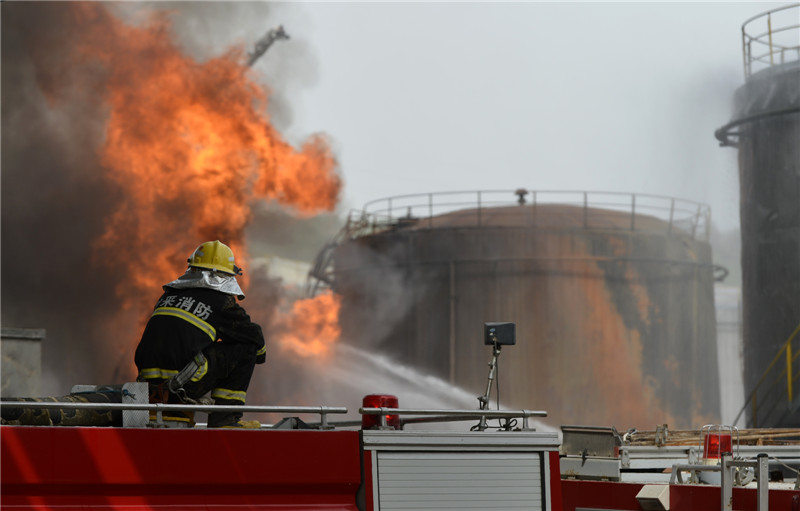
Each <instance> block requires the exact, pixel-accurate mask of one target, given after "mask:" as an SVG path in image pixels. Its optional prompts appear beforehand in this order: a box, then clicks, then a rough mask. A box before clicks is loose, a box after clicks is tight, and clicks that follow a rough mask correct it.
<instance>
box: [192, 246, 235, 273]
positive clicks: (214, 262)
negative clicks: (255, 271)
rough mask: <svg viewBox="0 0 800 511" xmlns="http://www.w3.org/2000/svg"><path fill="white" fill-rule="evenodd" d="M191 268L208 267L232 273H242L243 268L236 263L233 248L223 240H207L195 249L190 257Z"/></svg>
mask: <svg viewBox="0 0 800 511" xmlns="http://www.w3.org/2000/svg"><path fill="white" fill-rule="evenodd" d="M189 267H190V268H207V269H209V270H216V271H221V272H223V273H229V274H231V275H241V274H242V269H241V268H239V267H238V266H236V265H235V264H234V261H233V250H231V249H230V247H228V245H226V244H224V243H222V242H221V241H219V240H217V241H206V242H205V243H203V244H202V245H200V246H199V247H197V248H196V249H195V250H194V253H193V254H192V257H190V258H189Z"/></svg>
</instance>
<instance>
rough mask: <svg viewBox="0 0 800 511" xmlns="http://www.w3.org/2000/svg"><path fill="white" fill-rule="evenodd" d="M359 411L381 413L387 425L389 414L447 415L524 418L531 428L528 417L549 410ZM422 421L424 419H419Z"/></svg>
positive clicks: (439, 417) (544, 414)
mask: <svg viewBox="0 0 800 511" xmlns="http://www.w3.org/2000/svg"><path fill="white" fill-rule="evenodd" d="M358 413H360V414H362V415H380V416H381V417H380V425H381V426H386V416H387V415H397V416H400V415H421V416H429V417H435V419H432V420H431V422H441V421H443V420H444V419H445V418H447V417H452V418H453V419H456V420H469V419H481V418H487V419H516V418H521V419H522V429H530V428H529V427H528V419H529V418H530V417H547V412H546V411H544V410H436V409H431V410H426V409H413V408H383V407H380V408H359V409H358ZM417 422H422V421H417Z"/></svg>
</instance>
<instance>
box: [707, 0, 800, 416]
mask: <svg viewBox="0 0 800 511" xmlns="http://www.w3.org/2000/svg"><path fill="white" fill-rule="evenodd" d="M798 19H800V4H794V5H788V6H785V7H782V8H779V9H774V10H772V11H768V12H765V13H763V14H759V15H757V16H754V17H753V18H751V19H749V20H747V21H746V22H745V23H744V24H743V25H742V42H743V54H744V65H745V84H744V85H743V86H742V87H740V88H739V89H738V90H737V91H736V93H735V96H734V113H733V117H732V120H731V121H730V122H729V123H728V124H727V125H725V126H723V127H722V128H720V129H719V130H717V132H716V136H717V138H718V139H719V140H720V142H721V145H723V146H735V147H738V150H739V186H740V201H741V202H740V218H741V233H742V304H743V318H742V322H743V342H744V370H745V375H744V383H745V393H746V396H745V397H746V399H748V404H746V409H747V411H748V414H750V415H749V416H748V422H749V424H750V425H751V426H764V427H766V426H789V425H791V426H795V427H796V426H800V422H799V421H800V418H798V416H797V415H796V414H795V415H794V418H792V407H791V403H790V401H791V400H790V399H789V398H790V394H789V392H788V390H787V389H788V387H787V378H786V368H787V364H786V361H785V354H786V350H785V346H786V342H787V341H788V340H789V339H790V338H792V336H794V342H793V346H794V352H795V353H796V352H797V350H798V349H800V335H798V330H800V25H798V21H797V20H798ZM790 353H791V351H790ZM775 357H778V358H779V362H780V363H776V364H772V362H773V360H775ZM776 362H778V361H777V360H776ZM770 367H773V368H775V367H777V368H778V369H777V370H772V371H770V373H769V374H768V375H767V374H765V372H766V371H767V370H768V368H770ZM796 371H797V368H796V361H795V369H794V370H793V372H796ZM789 381H791V379H790V380H789ZM759 382H761V385H760V386H759ZM798 391H800V388H797V386H796V385H795V389H794V392H798ZM795 405H797V403H795ZM787 406H788V408H787ZM796 408H797V406H795V407H794V409H795V410H796ZM752 410H755V411H756V413H755V414H752V413H751V412H752ZM786 420H793V421H794V422H793V423H792V424H789V423H786V422H784V421H786Z"/></svg>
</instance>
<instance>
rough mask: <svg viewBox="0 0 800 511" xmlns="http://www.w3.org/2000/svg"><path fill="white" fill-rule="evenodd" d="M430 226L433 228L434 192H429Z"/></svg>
mask: <svg viewBox="0 0 800 511" xmlns="http://www.w3.org/2000/svg"><path fill="white" fill-rule="evenodd" d="M428 227H430V228H433V194H432V193H429V194H428Z"/></svg>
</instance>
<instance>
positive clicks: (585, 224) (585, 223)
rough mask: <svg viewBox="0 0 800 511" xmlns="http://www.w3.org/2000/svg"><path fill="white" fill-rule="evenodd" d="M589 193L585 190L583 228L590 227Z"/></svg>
mask: <svg viewBox="0 0 800 511" xmlns="http://www.w3.org/2000/svg"><path fill="white" fill-rule="evenodd" d="M588 224H589V194H588V193H587V192H583V228H584V229H588V228H589V225H588Z"/></svg>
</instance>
